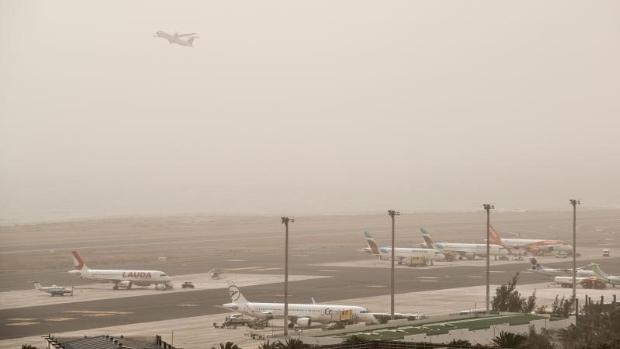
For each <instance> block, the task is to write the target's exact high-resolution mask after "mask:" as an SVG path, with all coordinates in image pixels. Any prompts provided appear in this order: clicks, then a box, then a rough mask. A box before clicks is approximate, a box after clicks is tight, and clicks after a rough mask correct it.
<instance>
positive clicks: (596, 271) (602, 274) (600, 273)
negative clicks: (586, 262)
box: [592, 263, 609, 280]
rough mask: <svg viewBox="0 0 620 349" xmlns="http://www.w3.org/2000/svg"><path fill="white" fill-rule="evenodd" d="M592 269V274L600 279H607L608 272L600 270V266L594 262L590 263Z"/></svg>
mask: <svg viewBox="0 0 620 349" xmlns="http://www.w3.org/2000/svg"><path fill="white" fill-rule="evenodd" d="M592 271H593V272H594V274H596V276H598V277H600V278H602V279H605V280H607V279H609V274H607V273H606V272H604V271H603V270H601V267H600V266H599V265H598V264H596V263H592Z"/></svg>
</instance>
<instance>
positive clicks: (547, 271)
mask: <svg viewBox="0 0 620 349" xmlns="http://www.w3.org/2000/svg"><path fill="white" fill-rule="evenodd" d="M530 262H531V263H532V268H531V269H530V270H532V271H534V272H536V273H540V274H543V275H548V276H570V275H573V269H572V268H570V269H556V268H549V267H545V266H542V265H541V264H540V263H538V261H537V260H536V258H530ZM593 276H596V275H595V273H594V271H592V270H587V269H584V267H581V268H577V277H593ZM571 282H572V281H571Z"/></svg>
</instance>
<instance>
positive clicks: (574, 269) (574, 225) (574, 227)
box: [570, 199, 581, 316]
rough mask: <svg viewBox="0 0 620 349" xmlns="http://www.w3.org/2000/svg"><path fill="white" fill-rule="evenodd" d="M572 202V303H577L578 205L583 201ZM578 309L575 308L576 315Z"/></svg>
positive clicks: (571, 200) (572, 200) (573, 200)
mask: <svg viewBox="0 0 620 349" xmlns="http://www.w3.org/2000/svg"><path fill="white" fill-rule="evenodd" d="M570 204H571V205H573V299H572V304H573V306H574V305H575V301H576V300H577V205H579V204H581V201H579V200H575V199H570ZM576 314H577V309H576V308H575V316H576Z"/></svg>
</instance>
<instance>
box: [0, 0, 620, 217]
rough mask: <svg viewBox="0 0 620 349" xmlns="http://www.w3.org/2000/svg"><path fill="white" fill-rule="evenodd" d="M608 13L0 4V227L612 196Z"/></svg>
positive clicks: (501, 5)
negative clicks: (190, 40) (183, 41)
mask: <svg viewBox="0 0 620 349" xmlns="http://www.w3.org/2000/svg"><path fill="white" fill-rule="evenodd" d="M619 23H620V3H619V2H617V1H587V2H584V1H545V2H539V1H502V2H498V1H469V2H462V1H443V2H437V1H418V2H412V1H392V2H388V3H386V2H380V1H358V0H356V1H338V2H334V1H311V2H310V1H307V2H289V1H261V2H256V1H234V2H230V1H227V2H214V1H181V2H170V1H134V2H125V1H99V2H93V1H91V2H83V1H57V2H48V1H17V0H9V1H2V2H0V193H1V194H0V222H4V223H7V222H9V223H10V222H23V221H26V222H30V221H45V220H56V219H68V218H81V217H101V216H114V215H160V214H195V213H202V214H281V213H282V214H331V213H367V212H383V211H384V210H386V209H388V208H397V209H400V210H401V211H417V210H431V211H432V210H439V211H441V210H472V209H481V204H482V203H483V202H493V203H495V206H496V207H497V208H498V209H509V210H512V209H547V208H550V209H557V208H560V209H569V205H568V198H570V197H577V198H581V199H582V201H583V203H584V205H583V206H584V207H618V206H620V199H619V197H620V186H619V185H618V179H619V178H620V137H619V136H618V135H619V131H618V130H620V117H619V116H620V96H619V95H620V92H619V91H620V65H619V64H618V62H620V24H619ZM158 30H164V31H168V32H175V31H177V32H179V33H182V32H197V33H198V34H199V36H200V38H199V39H196V41H195V42H194V47H193V48H189V47H180V46H177V45H170V44H168V43H167V42H166V41H164V40H161V39H158V38H154V37H153V34H154V33H155V32H156V31H158Z"/></svg>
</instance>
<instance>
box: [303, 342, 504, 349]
mask: <svg viewBox="0 0 620 349" xmlns="http://www.w3.org/2000/svg"><path fill="white" fill-rule="evenodd" d="M315 348H320V349H435V348H450V349H501V348H500V347H494V346H484V345H479V344H478V345H463V344H458V343H455V344H440V343H416V342H398V341H370V342H364V343H351V344H347V343H341V344H331V345H321V346H318V347H315Z"/></svg>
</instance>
